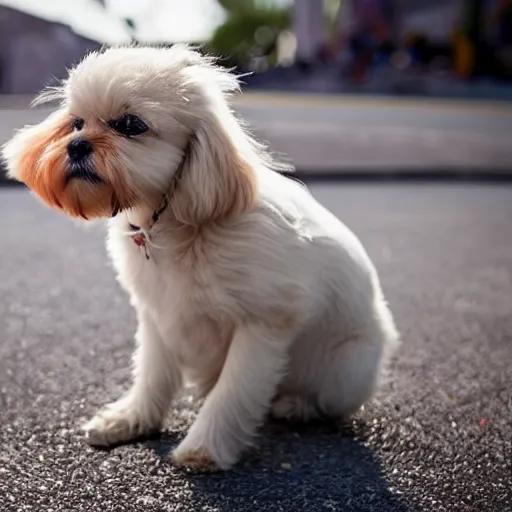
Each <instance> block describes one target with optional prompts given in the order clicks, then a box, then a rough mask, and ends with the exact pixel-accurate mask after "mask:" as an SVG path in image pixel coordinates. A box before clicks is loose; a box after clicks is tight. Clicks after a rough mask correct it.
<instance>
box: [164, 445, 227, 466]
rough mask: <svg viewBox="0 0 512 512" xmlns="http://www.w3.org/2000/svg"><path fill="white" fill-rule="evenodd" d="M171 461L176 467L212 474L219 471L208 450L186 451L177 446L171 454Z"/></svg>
mask: <svg viewBox="0 0 512 512" xmlns="http://www.w3.org/2000/svg"><path fill="white" fill-rule="evenodd" d="M172 460H173V462H174V464H176V466H179V467H182V468H189V469H195V470H198V471H203V472H213V471H218V470H219V469H221V468H220V467H219V465H218V464H217V463H216V462H215V461H214V459H213V457H212V455H211V454H210V453H209V452H208V450H206V449H204V448H200V449H196V450H188V449H186V448H181V447H180V446H178V448H176V450H174V452H173V454H172Z"/></svg>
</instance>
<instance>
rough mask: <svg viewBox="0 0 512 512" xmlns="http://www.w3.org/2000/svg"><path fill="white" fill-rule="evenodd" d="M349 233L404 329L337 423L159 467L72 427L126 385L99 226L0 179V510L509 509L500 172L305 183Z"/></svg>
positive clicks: (126, 339)
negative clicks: (385, 365)
mask: <svg viewBox="0 0 512 512" xmlns="http://www.w3.org/2000/svg"><path fill="white" fill-rule="evenodd" d="M311 190H312V192H313V193H314V194H315V195H316V196H317V197H318V198H319V200H320V201H322V202H323V203H324V204H325V205H327V206H328V207H329V208H331V209H332V210H333V211H334V212H335V213H336V214H337V215H338V216H339V217H340V218H342V219H343V220H344V221H345V222H346V223H347V224H348V225H349V226H350V227H351V228H352V229H353V230H354V231H355V232H356V233H357V234H358V235H359V236H360V238H361V239H362V241H363V243H364V244H365V246H366V247H367V250H368V252H369V254H370V256H371V257H372V258H373V260H374V262H375V264H376V266H377V269H378V271H379V272H380V275H381V279H382V283H383V287H384V290H385V292H386V294H387V297H388V299H389V301H390V303H391V307H392V310H393V312H394V314H395V317H396V320H397V324H398V326H399V329H400V331H401V333H402V336H403V340H404V341H403V345H402V347H401V349H400V351H399V352H398V354H397V357H396V359H395V360H394V362H393V365H392V368H391V374H390V377H389V380H388V382H387V383H386V384H385V385H384V386H383V388H382V389H381V390H380V392H379V393H378V395H377V396H376V398H375V400H373V401H372V403H371V404H369V405H368V406H367V407H366V408H365V410H364V411H362V412H360V413H359V414H358V415H357V416H356V417H355V418H354V419H353V421H352V422H351V423H349V424H346V425H342V424H338V423H327V424H318V423H317V424H311V425H307V426H298V425H290V424H285V423H271V424H269V425H267V426H266V427H265V428H264V430H263V432H262V435H261V438H260V442H259V444H258V446H257V448H255V449H254V450H253V451H251V452H250V453H248V454H247V455H246V456H245V457H244V458H243V460H242V461H241V463H240V464H239V465H238V466H237V467H236V468H235V469H234V470H232V471H231V472H227V473H220V474H214V475H200V474H195V473H188V472H183V471H181V470H178V469H176V468H174V467H173V466H172V465H171V464H170V462H169V459H168V454H169V451H170V450H171V448H172V447H173V446H174V445H175V443H176V442H177V441H178V439H180V438H181V437H182V436H183V435H184V433H185V431H186V428H187V427H188V426H189V425H190V424H191V422H192V421H193V418H194V415H195V412H196V411H197V404H195V403H193V401H191V400H190V399H189V398H188V397H186V396H185V397H183V398H182V399H181V400H180V402H179V403H178V404H177V405H176V408H175V411H174V413H175V418H174V422H173V423H172V424H169V426H168V428H167V429H166V430H165V432H164V433H163V434H162V436H161V437H159V438H155V439H152V440H147V441H142V442H138V443H134V444H130V445H127V446H122V447H118V448H115V449H112V450H96V449H93V448H91V447H89V446H87V445H86V444H85V443H84V442H83V439H82V437H81V434H80V432H79V427H80V425H81V424H82V423H83V422H84V421H85V420H86V419H87V418H89V417H90V416H91V415H92V414H94V412H95V411H96V409H97V408H98V407H100V406H101V405H102V404H103V403H105V402H106V401H111V400H113V399H115V398H117V397H118V396H119V395H120V394H121V393H122V392H123V390H125V389H126V388H127V386H129V383H130V372H129V365H130V357H131V353H132V349H133V341H132V339H133V333H134V330H135V318H134V314H133V311H132V309H131V308H130V306H129V304H128V299H127V297H126V296H125V294H124V293H123V292H122V291H121V290H120V288H119V286H118V284H117V282H116V280H115V276H114V273H113V270H112V269H111V266H110V264H109V262H108V260H107V258H106V254H105V249H104V245H103V240H104V236H105V231H104V227H103V226H102V225H98V224H95V225H89V226H87V227H84V226H83V225H82V224H76V223H75V222H73V221H71V220H69V219H67V218H66V217H64V216H63V215H60V214H58V213H55V212H51V211H49V210H47V209H46V208H45V207H43V206H42V205H40V204H39V202H38V201H37V200H36V199H35V198H33V197H32V196H31V195H30V194H29V193H28V192H27V191H25V190H24V189H21V188H0V219H1V226H2V230H1V236H0V425H1V426H0V447H1V451H0V510H1V511H2V512H10V511H45V512H57V511H84V512H85V511H93V512H107V511H108V512H110V511H116V512H117V511H119V512H121V511H122V512H131V511H166V512H170V511H173V512H174V511H180V512H189V511H190V512H196V511H211V512H213V511H217V512H239V511H240V512H241V511H248V512H249V511H250V512H260V511H265V512H268V511H283V512H317V511H318V512H324V511H325V512H327V511H340V512H341V511H343V512H347V511H363V512H364V511H373V512H386V511H400V512H406V511H429V512H430V511H436V512H437V511H439V512H443V511H446V512H452V511H459V510H465V511H475V512H476V511H478V512H487V511H493V512H494V511H499V512H504V511H510V510H512V428H511V425H512V389H511V385H510V383H511V382H512V341H511V340H512V315H511V312H512V222H511V219H512V187H510V186H506V185H499V186H497V185H482V184H480V185H478V184H453V185H447V184H431V185H428V184H422V185H420V184H409V185H406V184H400V183H388V184H382V183H381V184H376V183H373V184H348V183H343V184H335V183H330V184H324V185H322V184H311Z"/></svg>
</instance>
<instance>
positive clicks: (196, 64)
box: [3, 46, 265, 224]
mask: <svg viewBox="0 0 512 512" xmlns="http://www.w3.org/2000/svg"><path fill="white" fill-rule="evenodd" d="M237 89H238V81H237V79H236V78H235V77H234V76H233V75H231V74H230V73H228V72H226V71H224V70H222V69H221V68H220V67H217V66H216V65H215V64H214V63H213V62H212V60H211V59H209V58H206V57H204V56H202V55H200V54H199V53H197V52H195V51H193V50H190V49H188V48H187V47H184V46H174V47H173V48H171V49H158V48H148V47H124V48H112V49H107V50H105V51H103V52H99V53H92V54H90V55H89V56H87V57H86V58H85V59H84V60H83V61H82V62H81V63H80V64H79V65H78V66H77V67H76V68H74V69H72V70H71V71H70V73H69V77H68V78H67V79H66V80H65V81H64V82H63V84H62V85H61V86H59V87H57V88H54V89H51V90H47V91H45V92H43V93H42V94H41V95H40V96H39V98H38V99H37V100H36V103H44V102H48V101H53V100H57V101H59V103H60V107H59V108H58V110H57V111H56V112H54V113H53V114H52V115H50V116H49V117H48V118H47V119H46V120H44V121H43V122H42V123H40V124H39V125H36V126H30V127H26V128H24V129H22V130H21V131H19V132H18V133H17V134H16V135H15V136H14V137H13V139H12V140H11V141H9V142H8V143H7V144H6V146H5V147H4V148H3V157H4V159H5V161H6V163H7V169H8V174H9V176H10V177H12V178H14V179H17V180H20V181H22V182H24V183H25V184H26V185H27V186H28V187H29V188H30V189H32V190H33V191H34V192H35V193H36V194H37V195H38V196H39V197H40V198H41V199H42V200H44V201H45V202H46V203H47V204H49V205H50V206H52V207H56V208H58V209H60V210H63V211H64V212H66V213H68V214H70V215H72V216H75V217H82V218H86V219H89V218H98V217H108V216H111V215H113V214H114V213H115V212H117V211H119V210H127V209H131V208H136V207H138V206H142V205H144V206H154V205H155V204H157V203H158V202H159V201H160V200H161V198H162V194H164V193H165V192H166V191H167V190H168V188H169V186H170V184H171V183H172V181H173V176H174V175H175V173H176V172H177V171H178V170H179V171H180V182H179V186H178V188H177V190H176V194H174V196H173V199H172V202H171V206H172V208H173V211H174V213H175V215H176V217H177V218H178V219H180V220H181V221H182V222H185V223H188V224H199V223H201V222H204V221H206V220H210V219H212V218H221V217H225V216H229V215H231V214H234V213H238V212H241V211H245V210H247V209H248V208H250V207H251V205H252V204H253V202H254V199H255V195H256V179H255V174H254V168H255V166H257V165H262V158H264V157H263V152H262V151H261V148H260V147H259V146H258V145H257V144H256V143H255V142H254V141H253V139H252V138H251V137H249V136H248V135H247V134H246V133H245V132H244V130H243V129H242V127H241V126H240V124H239V123H238V121H237V120H236V119H235V117H234V116H233V114H232V113H231V111H230V109H229V107H228V104H227V102H226V99H225V97H226V95H227V94H228V93H230V92H233V91H236V90H237ZM263 165H265V164H264V163H263Z"/></svg>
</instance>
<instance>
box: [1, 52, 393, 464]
mask: <svg viewBox="0 0 512 512" xmlns="http://www.w3.org/2000/svg"><path fill="white" fill-rule="evenodd" d="M237 90H238V82H237V79H236V78H235V77H234V76H233V75H231V74H230V73H228V72H226V71H224V70H222V69H220V68H219V67H217V66H216V65H215V64H214V62H213V61H212V60H211V59H208V58H206V57H203V56H201V55H200V54H199V53H197V52H195V51H193V50H191V49H189V48H187V47H184V46H175V47H173V48H172V49H157V48H144V47H128V48H126V47H125V48H113V49H108V50H105V51H102V52H100V53H92V54H91V55H89V56H87V57H86V58H85V59H84V60H83V61H82V62H81V63H80V64H79V65H78V66H77V67H76V68H75V69H73V70H72V71H71V72H70V74H69V78H68V79H66V80H65V81H64V83H63V84H62V86H61V87H58V88H56V89H53V90H49V91H46V92H44V93H43V94H42V95H41V96H40V98H39V100H38V101H39V103H42V102H45V101H49V100H50V101H53V100H58V101H59V102H60V108H59V109H58V110H57V111H56V112H55V113H54V114H52V115H51V116H49V117H48V118H47V119H46V120H45V121H43V122H42V123H41V124H39V125H37V126H32V127H26V128H24V129H23V130H21V131H20V132H19V133H17V134H16V135H15V137H14V138H13V139H12V140H11V141H10V142H9V143H8V144H7V145H6V146H5V147H4V150H3V156H4V158H5V160H6V162H7V167H8V172H9V175H10V176H11V177H13V178H16V179H18V180H20V181H23V182H24V183H26V184H27V185H28V187H30V188H31V189H32V190H33V191H34V192H35V193H36V194H37V195H38V196H39V197H41V198H42V199H43V200H44V201H45V202H46V203H48V204H49V205H51V206H54V207H56V208H58V209H60V210H62V211H64V212H66V213H68V214H70V215H72V216H75V217H82V218H85V219H91V218H100V217H110V221H109V236H108V249H109V252H110V255H111V257H112V259H113V262H114V265H115V267H116V269H117V272H118V276H119V281H120V282H121V284H122V286H123V287H124V288H125V289H126V290H127V291H128V293H129V294H130V297H131V301H132V304H133V306H134V307H135V309H136V312H137V316H138V331H137V334H136V341H137V349H136V352H135V356H134V370H133V385H132V387H131V389H130V390H129V391H128V392H127V393H126V395H125V396H124V397H122V398H121V399H120V400H118V401H117V402H114V403H112V404H110V405H108V406H106V407H105V408H104V409H103V410H101V411H100V412H98V414H97V415H96V416H95V417H94V418H93V419H92V420H91V421H90V422H89V423H88V424H87V425H86V426H85V430H86V433H87V439H88V441H89V442H90V443H91V444H93V445H113V444H117V443H121V442H126V441H129V440H132V439H134V438H137V437H139V436H143V435H147V434H148V433H150V432H153V431H155V430H158V429H160V428H161V427H162V424H163V421H164V419H165V417H166V415H167V413H168V410H169V408H170V404H171V402H172V400H173V398H175V397H176V395H177V394H178V392H179V391H180V389H181V388H182V387H183V385H184V384H185V383H192V384H195V385H196V387H197V390H198V393H199V396H202V397H205V400H204V404H203V405H202V407H201V409H200V411H199V413H198V416H197V418H196V420H195V422H194V424H193V425H192V427H191V428H190V430H189V432H188V434H187V436H186V437H185V439H184V440H183V441H182V442H181V443H180V444H179V446H178V447H177V448H176V449H175V451H174V452H173V460H174V461H175V463H177V464H179V465H182V466H189V467H196V468H200V469H211V468H224V469H225V468H229V467H230V466H232V465H233V464H234V463H235V462H236V461H237V460H238V459H239V456H240V455H241V452H242V451H243V449H244V448H246V447H247V446H248V445H249V444H250V443H251V442H252V441H253V440H254V437H255V434H256V433H257V430H258V427H259V426H260V425H261V424H262V422H263V421H264V419H265V417H266V415H267V413H272V414H273V415H274V416H275V417H279V418H294V419H301V420H307V419H309V418H315V417H346V416H347V415H350V414H351V413H354V412H355V411H357V410H358V409H359V408H360V406H361V405H362V404H363V403H364V402H365V401H366V400H367V399H368V398H369V397H370V396H371V395H372V393H373V391H374V389H375V386H376V383H377V381H378V376H379V374H380V370H381V369H382V366H383V362H384V361H385V360H386V358H387V356H388V355H389V354H390V353H391V350H390V349H392V348H393V347H394V346H395V345H396V344H397V342H398V334H397V331H396V329H395V325H394V322H393V318H392V315H391V313H390V311H389V310H388V307H387V305H386V302H385V300H384V297H383V293H382V290H381V287H380V284H379V279H378V276H377V273H376V271H375V269H374V266H373V265H372V262H371V261H370V259H369V257H368V256H367V254H366V252H365V250H364V249H363V247H362V246H361V244H360V242H359V241H358V240H357V238H356V237H355V236H354V235H353V234H352V232H351V231H349V229H347V227H345V226H344V225H343V224H342V223H341V222H340V221H339V220H337V219H336V218H335V217H334V216H333V215H332V214H331V213H329V212H328V211H327V210H326V209H324V208H323V207H322V206H321V205H320V204H319V203H317V202H316V201H315V200H314V199H313V197H312V196H311V195H310V194H309V193H308V191H307V190H306V188H305V187H303V186H302V185H300V184H299V183H297V182H295V181H292V180H290V179H288V178H286V177H284V176H282V175H281V174H279V173H278V172H276V171H277V170H281V169H278V168H277V164H276V163H275V162H273V161H272V159H271V157H270V156H269V155H268V154H267V153H266V152H265V150H264V148H263V147H261V146H260V145H259V144H257V143H256V142H255V141H254V140H253V139H252V138H251V137H250V136H249V135H248V134H247V133H246V132H245V131H244V129H243V128H242V126H241V124H240V122H239V121H238V120H237V119H236V118H235V116H234V115H233V113H232V112H231V110H230V108H229V106H228V103H227V101H226V97H227V96H228V94H229V93H231V92H234V91H237Z"/></svg>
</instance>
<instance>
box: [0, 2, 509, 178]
mask: <svg viewBox="0 0 512 512" xmlns="http://www.w3.org/2000/svg"><path fill="white" fill-rule="evenodd" d="M130 41H139V42H141V43H148V44H157V45H164V46H165V45H172V44H174V43H176V42H187V43H192V44H195V45H199V46H200V48H201V49H202V50H204V51H207V52H209V53H213V54H216V55H219V56H220V57H221V60H220V62H221V64H222V65H225V66H227V67H231V68H234V69H235V72H237V73H239V74H240V75H242V76H243V78H242V81H243V87H244V91H245V92H247V93H248V94H246V95H244V96H242V97H241V98H239V99H238V100H237V108H239V109H240V110H241V111H242V114H244V115H245V116H246V117H247V118H248V120H249V121H250V122H251V124H252V126H253V128H254V130H255V131H256V132H257V134H258V135H260V136H261V137H263V138H265V139H266V140H268V141H270V143H271V145H272V148H273V149H274V150H275V151H276V152H277V153H282V154H283V155H287V157H289V158H291V159H292V160H293V161H294V162H295V164H296V166H297V168H298V170H299V171H302V172H304V173H310V172H314V173H315V176H317V177H318V176H320V174H321V173H325V172H327V171H328V172H329V173H330V175H332V173H333V172H334V173H337V174H340V173H341V174H343V175H348V174H351V173H353V172H357V174H358V175H360V174H361V170H365V171H367V173H376V172H377V173H380V174H382V172H383V171H386V172H388V173H389V172H392V171H393V170H394V171H395V172H396V171H401V172H411V171H412V170H414V171H416V172H417V171H418V169H422V170H423V171H426V170H429V171H434V170H436V172H437V171H439V170H443V171H447V170H448V171H453V170H454V169H457V170H458V171H461V170H464V171H465V172H466V171H468V170H475V169H476V170H478V171H486V172H488V173H489V172H492V173H495V172H497V171H498V172H501V173H502V172H503V171H504V169H506V168H508V167H509V166H510V164H509V162H510V161H511V157H512V154H511V151H510V145H509V144H508V140H507V139H508V134H509V133H510V131H509V129H510V119H509V118H504V117H503V113H504V111H505V112H506V111H508V109H509V103H508V102H509V101H510V100H512V1H511V0H295V1H293V0H188V1H186V2H184V1H182V0H73V1H72V2H71V1H68V0H45V1H44V2H43V1H39V0H0V108H1V109H2V111H3V115H2V120H1V122H0V142H3V141H4V140H5V139H6V138H7V137H9V136H10V134H11V133H12V130H13V129H14V128H17V127H19V126H21V125H23V124H24V123H25V122H32V121H36V120H39V119H40V118H41V117H43V116H44V115H46V114H47V111H46V110H44V109H39V110H35V111H34V110H32V111H29V110H27V106H28V103H29V100H30V98H31V95H33V94H34V93H36V92H37V91H39V90H40V89H41V88H42V87H44V86H45V85H51V84H53V83H55V82H56V81H57V80H58V79H59V78H62V77H64V76H65V74H66V68H68V67H70V66H71V65H73V64H74V63H76V62H77V61H78V60H80V59H81V58H82V57H83V55H84V54H85V53H86V52H88V51H90V50H95V49H98V48H100V47H101V46H103V45H114V44H120V43H128V42H130ZM498 101H499V105H497V104H496V102H498Z"/></svg>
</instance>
